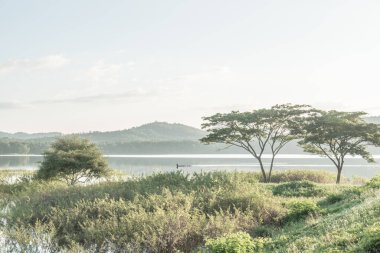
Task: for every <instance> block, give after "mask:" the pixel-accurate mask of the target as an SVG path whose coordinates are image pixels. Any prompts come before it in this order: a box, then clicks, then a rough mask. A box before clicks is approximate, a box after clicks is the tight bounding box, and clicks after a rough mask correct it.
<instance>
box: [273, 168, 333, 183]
mask: <svg viewBox="0 0 380 253" xmlns="http://www.w3.org/2000/svg"><path fill="white" fill-rule="evenodd" d="M304 180H307V181H311V182H314V183H323V184H333V183H335V181H336V175H335V174H334V173H332V172H328V171H321V170H285V171H276V172H274V173H273V175H272V178H271V182H272V183H282V182H292V181H304Z"/></svg>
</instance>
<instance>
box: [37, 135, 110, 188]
mask: <svg viewBox="0 0 380 253" xmlns="http://www.w3.org/2000/svg"><path fill="white" fill-rule="evenodd" d="M108 171H109V169H108V165H107V161H106V160H105V158H104V157H103V154H102V153H101V151H100V150H99V149H98V147H97V146H96V145H95V144H94V143H92V142H90V141H88V140H86V139H80V138H79V137H77V136H67V137H62V138H59V139H57V140H56V142H54V143H53V144H52V146H51V148H50V149H49V150H47V151H46V152H45V153H44V159H43V161H42V163H41V166H40V168H39V170H38V172H37V178H39V179H51V178H56V179H62V180H64V181H65V182H66V183H68V184H70V185H74V184H76V183H78V182H87V181H89V180H91V179H93V178H99V177H102V176H106V175H107V173H108Z"/></svg>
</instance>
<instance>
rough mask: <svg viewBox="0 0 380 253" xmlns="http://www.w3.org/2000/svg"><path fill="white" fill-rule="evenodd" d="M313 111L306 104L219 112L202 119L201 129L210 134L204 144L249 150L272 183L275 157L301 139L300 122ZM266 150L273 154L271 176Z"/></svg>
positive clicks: (265, 180)
mask: <svg viewBox="0 0 380 253" xmlns="http://www.w3.org/2000/svg"><path fill="white" fill-rule="evenodd" d="M313 111H314V109H312V108H311V107H310V106H307V105H291V104H284V105H276V106H273V107H271V108H270V109H259V110H254V111H251V112H238V111H232V112H230V113H226V114H221V113H217V114H215V115H213V116H210V117H204V118H203V120H204V121H205V122H204V123H203V124H202V128H203V129H206V130H207V132H208V135H207V136H206V137H204V138H202V139H201V142H203V143H206V144H211V143H225V144H228V145H229V146H237V147H240V148H242V149H244V150H246V151H248V152H249V153H250V154H251V155H252V156H253V157H254V158H255V159H257V161H258V163H259V165H260V169H261V173H262V176H263V179H264V182H270V179H271V175H272V169H273V165H274V161H275V157H276V155H277V154H278V153H279V152H280V150H281V149H282V148H283V147H284V146H285V145H286V144H287V143H289V141H291V140H294V139H296V138H298V135H297V133H298V132H300V131H299V126H300V122H301V121H302V120H303V119H304V118H305V117H309V115H310V114H311V113H312V112H313ZM266 149H269V150H270V152H271V154H272V157H271V163H270V167H269V173H267V172H266V170H265V168H264V163H263V160H262V156H263V153H264V151H265V150H266Z"/></svg>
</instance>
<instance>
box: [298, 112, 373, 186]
mask: <svg viewBox="0 0 380 253" xmlns="http://www.w3.org/2000/svg"><path fill="white" fill-rule="evenodd" d="M363 115H365V113H363V112H338V111H328V112H323V111H321V112H320V113H319V114H316V115H314V116H313V117H310V118H309V119H308V121H307V123H306V124H305V126H303V129H302V130H303V131H304V138H303V140H302V141H300V144H301V145H302V146H303V148H304V150H305V151H307V152H310V153H314V154H318V155H322V156H326V157H328V158H329V159H330V160H331V161H332V162H333V163H334V165H335V166H336V168H337V178H336V183H337V184H339V183H340V177H341V173H342V169H343V165H344V162H345V157H346V156H347V155H354V156H355V155H359V156H361V157H362V158H363V159H365V160H366V161H368V162H374V159H373V158H372V155H371V154H370V153H369V152H368V151H367V149H366V147H367V146H368V145H371V144H372V145H377V146H379V145H380V128H379V126H378V125H376V124H372V123H367V122H365V121H364V119H363V118H362V116H363Z"/></svg>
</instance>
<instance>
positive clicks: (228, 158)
mask: <svg viewBox="0 0 380 253" xmlns="http://www.w3.org/2000/svg"><path fill="white" fill-rule="evenodd" d="M106 157H107V160H108V162H109V164H110V167H112V168H114V169H117V170H121V171H124V172H126V173H128V174H131V175H136V176H140V175H147V174H152V173H155V172H164V171H174V170H177V168H176V165H177V164H179V165H186V166H185V167H182V168H180V169H182V170H183V171H186V172H189V173H192V172H200V171H214V170H222V171H234V170H237V171H259V164H258V163H257V162H256V160H255V159H253V158H252V157H251V156H250V155H249V154H167V155H146V154H144V155H120V154H119V155H107V156H106ZM374 158H375V160H376V162H377V163H367V162H365V161H364V160H363V159H361V158H359V157H348V158H347V161H346V164H345V169H344V171H343V175H344V176H346V177H352V176H361V177H367V178H369V177H373V176H375V175H376V174H377V173H380V155H375V156H374ZM41 160H42V156H41V155H0V169H1V170H3V169H10V168H12V169H32V170H34V169H37V168H38V166H39V162H40V161H41ZM276 161H277V162H276V163H275V166H274V168H275V169H277V170H286V169H323V170H329V171H332V172H335V171H336V169H335V167H334V165H333V164H332V163H331V162H330V161H329V160H328V159H327V158H322V157H319V156H313V155H300V154H282V155H278V157H277V159H276ZM269 162H270V156H269V155H264V163H265V165H266V166H268V165H269Z"/></svg>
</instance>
